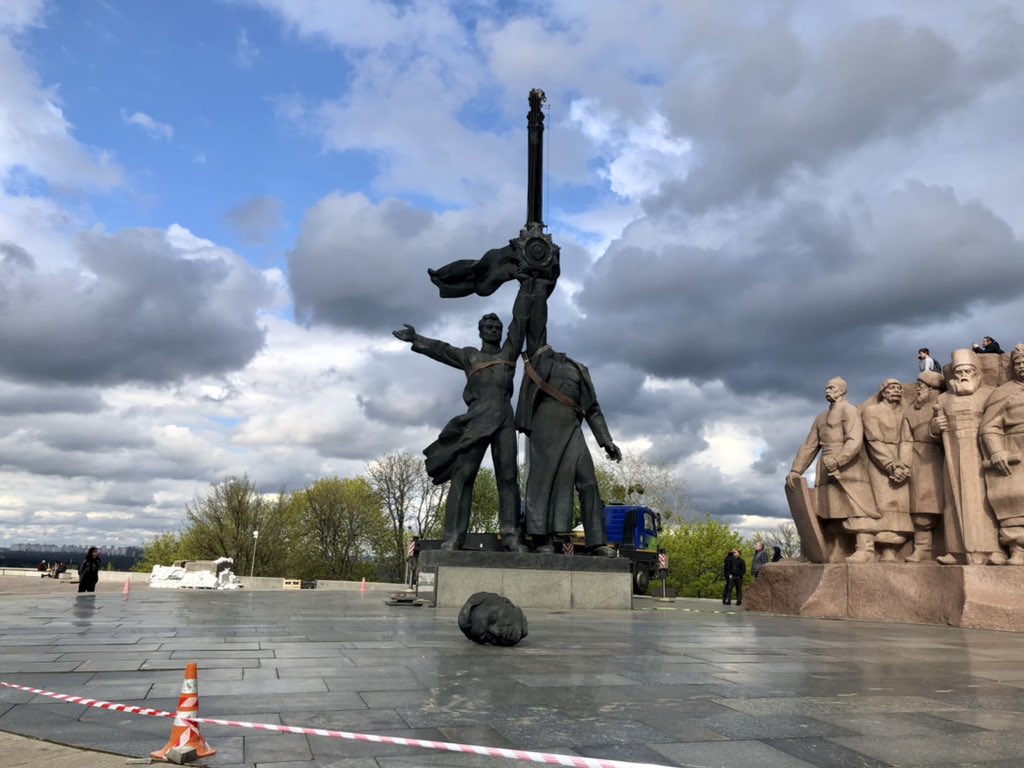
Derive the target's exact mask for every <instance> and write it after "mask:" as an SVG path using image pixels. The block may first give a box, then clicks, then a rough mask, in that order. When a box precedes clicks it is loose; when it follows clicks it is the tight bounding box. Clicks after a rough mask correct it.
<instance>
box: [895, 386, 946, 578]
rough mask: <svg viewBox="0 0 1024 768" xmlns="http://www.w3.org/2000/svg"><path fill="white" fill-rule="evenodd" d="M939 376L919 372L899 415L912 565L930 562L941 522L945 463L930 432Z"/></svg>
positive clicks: (938, 439) (937, 393) (940, 446)
mask: <svg viewBox="0 0 1024 768" xmlns="http://www.w3.org/2000/svg"><path fill="white" fill-rule="evenodd" d="M945 383H946V381H945V379H944V378H943V377H942V374H941V373H936V372H935V371H923V372H922V373H921V374H920V375H919V376H918V377H917V397H916V398H915V399H914V402H913V404H912V405H911V407H910V408H907V409H906V410H904V411H903V429H902V434H901V435H900V443H901V446H910V455H911V461H910V520H911V522H912V523H913V524H914V550H913V551H912V552H911V553H910V554H909V555H908V556H907V561H909V562H912V563H920V562H926V561H930V560H932V559H933V554H932V551H933V549H934V542H933V536H934V532H935V530H936V528H937V527H938V524H939V523H940V522H941V521H942V505H943V500H944V498H945V490H944V488H945V472H946V459H945V456H944V455H943V452H942V438H941V437H939V436H936V435H933V434H932V432H931V421H932V417H933V415H934V412H935V411H934V408H935V402H936V400H937V399H938V397H939V394H940V393H941V392H942V389H943V387H944V386H945Z"/></svg>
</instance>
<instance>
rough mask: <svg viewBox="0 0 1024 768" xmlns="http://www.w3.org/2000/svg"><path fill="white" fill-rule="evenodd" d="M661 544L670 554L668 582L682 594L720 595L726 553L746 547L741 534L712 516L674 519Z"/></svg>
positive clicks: (661, 539) (723, 580)
mask: <svg viewBox="0 0 1024 768" xmlns="http://www.w3.org/2000/svg"><path fill="white" fill-rule="evenodd" d="M658 543H659V544H660V545H661V546H662V547H664V548H665V551H666V553H667V554H668V559H669V568H670V572H669V575H668V579H667V583H668V584H670V585H672V587H674V588H675V590H676V594H677V595H680V596H683V597H717V596H719V595H721V594H722V587H723V586H724V583H725V579H724V577H723V575H722V570H723V568H722V566H723V562H724V560H725V556H726V554H727V553H728V552H729V551H730V550H732V549H734V548H739V549H740V550H741V552H742V551H743V550H744V549H745V547H744V543H743V537H742V536H740V534H739V533H737V532H736V531H734V530H732V529H731V528H730V527H729V526H727V525H723V524H722V523H720V522H718V521H717V520H714V519H713V518H712V517H711V516H710V515H705V516H704V517H703V518H701V519H698V520H680V521H675V522H674V523H673V524H672V525H669V526H666V527H665V530H663V531H662V534H661V536H660V537H659V538H658ZM744 557H746V555H744ZM748 575H749V574H748Z"/></svg>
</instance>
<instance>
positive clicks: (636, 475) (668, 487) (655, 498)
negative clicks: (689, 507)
mask: <svg viewBox="0 0 1024 768" xmlns="http://www.w3.org/2000/svg"><path fill="white" fill-rule="evenodd" d="M595 469H596V470H597V484H598V487H599V489H600V491H601V499H602V500H603V501H604V503H605V504H642V505H644V506H646V507H650V508H651V509H653V510H654V511H655V512H660V513H661V515H662V519H664V520H669V519H671V517H672V515H673V514H674V513H676V512H681V511H682V510H683V506H684V504H685V499H686V494H685V490H684V488H683V483H682V481H680V480H679V479H678V478H677V477H676V476H675V475H673V474H672V472H671V470H670V469H669V468H668V466H667V465H665V464H662V463H659V462H653V461H649V460H648V459H646V458H645V457H644V455H643V454H642V453H639V452H637V451H624V452H623V454H622V461H620V462H611V461H602V462H597V463H596V466H595Z"/></svg>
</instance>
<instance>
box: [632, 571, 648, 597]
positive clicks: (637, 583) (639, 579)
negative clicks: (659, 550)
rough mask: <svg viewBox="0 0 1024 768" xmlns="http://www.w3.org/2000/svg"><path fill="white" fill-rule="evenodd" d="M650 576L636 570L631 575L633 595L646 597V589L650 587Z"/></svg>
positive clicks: (645, 572)
mask: <svg viewBox="0 0 1024 768" xmlns="http://www.w3.org/2000/svg"><path fill="white" fill-rule="evenodd" d="M650 583H651V576H650V574H648V573H647V571H643V570H638V571H637V572H636V573H634V574H633V594H634V595H646V594H647V587H648V586H650Z"/></svg>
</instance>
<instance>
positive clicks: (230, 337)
mask: <svg viewBox="0 0 1024 768" xmlns="http://www.w3.org/2000/svg"><path fill="white" fill-rule="evenodd" d="M79 252H80V259H81V261H80V263H79V264H78V265H77V269H71V268H67V269H63V270H61V271H57V272H35V271H27V270H24V269H21V270H19V271H17V272H15V273H14V274H12V275H10V279H8V280H7V281H5V282H4V283H3V284H2V285H0V306H3V307H4V310H5V317H6V320H5V322H4V323H3V325H2V327H0V373H2V374H3V375H5V376H8V377H11V378H13V379H16V380H20V381H35V382H47V383H78V384H80V383H108V384H109V383H116V382H122V381H146V382H171V381H180V380H181V379H183V378H185V377H187V376H193V375H200V374H208V373H216V372H224V371H229V370H233V369H235V368H238V367H241V366H243V365H245V364H246V363H247V362H248V361H249V360H250V359H251V358H252V356H253V355H254V354H255V353H256V352H257V351H258V350H259V349H260V347H261V346H262V345H263V341H264V331H263V329H262V328H261V327H260V325H259V322H258V312H259V311H260V308H261V307H262V306H264V304H265V303H266V302H268V301H269V300H270V298H271V292H270V289H269V286H268V285H267V283H266V281H265V280H264V279H263V277H262V275H261V274H260V273H259V272H257V271H256V270H254V269H253V268H252V267H250V266H248V265H247V264H246V263H245V262H244V261H242V260H241V259H240V258H239V257H237V256H236V255H234V254H232V253H231V252H229V251H226V250H224V249H218V248H213V247H208V246H206V245H203V244H202V242H201V241H196V240H195V239H193V238H191V236H190V235H188V233H187V232H185V231H183V230H181V229H180V228H178V229H175V228H172V229H171V230H169V232H167V233H163V232H159V231H156V230H145V229H135V230H126V231H124V232H121V233H118V234H116V235H101V234H88V235H83V236H82V237H81V239H80V241H79Z"/></svg>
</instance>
